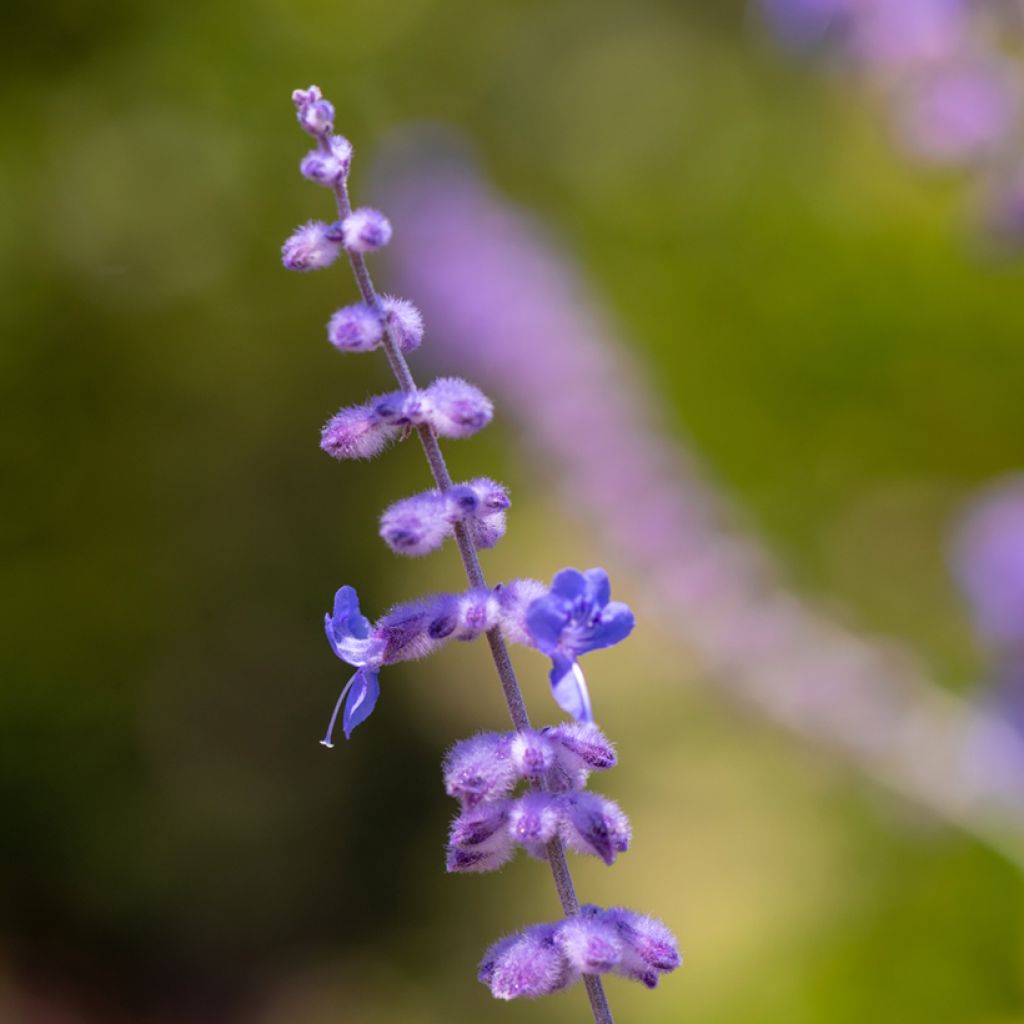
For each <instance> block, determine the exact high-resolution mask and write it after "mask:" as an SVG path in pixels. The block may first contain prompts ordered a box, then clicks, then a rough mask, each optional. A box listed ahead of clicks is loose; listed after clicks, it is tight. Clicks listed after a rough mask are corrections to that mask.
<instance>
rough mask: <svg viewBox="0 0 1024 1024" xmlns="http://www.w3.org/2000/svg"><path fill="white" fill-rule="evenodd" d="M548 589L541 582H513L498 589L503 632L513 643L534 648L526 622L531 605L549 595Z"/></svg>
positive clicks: (525, 580) (528, 580) (527, 580)
mask: <svg viewBox="0 0 1024 1024" xmlns="http://www.w3.org/2000/svg"><path fill="white" fill-rule="evenodd" d="M547 590H548V588H547V587H546V586H544V584H543V583H541V582H540V581H539V580H530V579H523V580H512V581H511V582H510V583H506V584H505V585H504V586H501V587H499V588H498V589H497V591H496V593H497V595H498V604H499V606H500V607H501V631H502V632H503V633H504V634H505V637H506V639H508V640H509V641H510V642H511V643H514V644H521V645H522V646H524V647H531V646H533V639H532V637H531V635H530V630H529V627H528V625H527V622H526V613H527V610H528V609H529V607H530V605H532V604H533V602H534V601H536V600H537V598H539V597H543V596H544V594H546V593H547Z"/></svg>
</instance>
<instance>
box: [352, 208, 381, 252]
mask: <svg viewBox="0 0 1024 1024" xmlns="http://www.w3.org/2000/svg"><path fill="white" fill-rule="evenodd" d="M341 230H342V234H343V238H344V243H345V248H346V249H348V251H349V252H373V251H374V250H375V249H383V248H384V246H385V245H387V244H388V242H390V241H391V222H390V221H389V220H388V219H387V217H385V216H384V214H383V213H381V212H380V210H374V209H372V208H371V207H369V206H362V207H360V208H359V209H358V210H353V211H352V212H351V213H350V214H349V215H348V216H347V217H346V218H345V219H344V220H343V221H342V222H341Z"/></svg>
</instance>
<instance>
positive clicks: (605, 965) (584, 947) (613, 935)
mask: <svg viewBox="0 0 1024 1024" xmlns="http://www.w3.org/2000/svg"><path fill="white" fill-rule="evenodd" d="M555 942H556V943H557V944H558V947H559V949H561V950H562V952H563V953H564V954H565V958H566V959H567V960H568V961H569V963H570V964H572V966H573V967H574V968H575V969H576V970H577V971H579V972H580V973H581V974H607V973H608V972H609V971H612V970H614V969H615V968H616V967H618V966H619V964H620V962H621V960H622V954H623V942H622V939H621V937H620V936H619V933H618V931H617V930H616V928H615V926H614V925H611V924H608V923H606V922H605V921H603V920H602V919H601V918H600V917H582V916H581V917H570V918H567V919H566V920H565V921H563V922H562V924H561V925H560V926H559V928H558V931H557V933H556V935H555Z"/></svg>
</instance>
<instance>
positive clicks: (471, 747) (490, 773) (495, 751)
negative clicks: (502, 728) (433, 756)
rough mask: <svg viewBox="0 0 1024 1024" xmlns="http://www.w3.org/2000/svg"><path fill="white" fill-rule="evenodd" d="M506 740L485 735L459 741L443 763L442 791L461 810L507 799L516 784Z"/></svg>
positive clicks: (496, 735)
mask: <svg viewBox="0 0 1024 1024" xmlns="http://www.w3.org/2000/svg"><path fill="white" fill-rule="evenodd" d="M508 748H509V743H508V737H507V736H503V735H501V734H500V733H493V732H485V733H480V734H479V735H477V736H471V737H470V738H469V739H468V740H461V741H460V742H459V743H456V744H455V746H454V747H452V749H451V750H450V751H449V752H448V756H447V757H446V758H445V761H444V787H445V792H446V793H447V794H448V795H449V796H451V797H454V798H455V799H456V800H460V801H461V802H462V805H463V806H464V807H475V806H476V805H477V804H479V803H481V802H482V801H484V800H498V799H501V798H502V797H505V796H508V794H509V793H510V792H512V789H513V787H514V786H515V784H516V782H517V781H518V777H517V774H516V767H515V765H514V764H513V762H512V760H511V758H510V757H509V749H508Z"/></svg>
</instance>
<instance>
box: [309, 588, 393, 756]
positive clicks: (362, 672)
mask: <svg viewBox="0 0 1024 1024" xmlns="http://www.w3.org/2000/svg"><path fill="white" fill-rule="evenodd" d="M324 627H325V629H326V630H327V640H328V642H329V643H330V645H331V649H332V650H333V651H334V653H335V654H336V655H337V656H338V657H339V658H341V660H342V661H344V662H345V663H346V664H349V665H352V666H354V667H355V668H357V669H358V671H357V672H356V673H355V675H353V676H352V678H351V679H349V681H348V682H347V683H346V684H345V688H344V689H343V690H342V691H341V696H340V697H339V698H338V701H337V703H336V704H335V705H334V713H333V714H332V715H331V720H330V722H329V723H328V725H327V732H326V734H325V735H324V738H323V739H322V740H321V741H320V742H321V743H322V744H323V745H324V746H325V747H333V746H334V744H333V743H332V742H331V735H332V733H333V732H334V723H335V721H336V720H337V717H338V710H339V709H340V708H341V705H342V701H344V702H345V714H344V716H343V718H342V723H341V724H342V728H343V729H344V731H345V739H348V738H349V737H350V736H351V735H352V730H353V729H355V727H356V726H357V725H359V724H360V723H361V722H365V721H366V719H367V718H369V717H370V714H371V712H372V711H373V709H374V707H375V706H376V704H377V698H378V697H379V696H380V683H379V682H378V679H377V670H378V669H379V668H380V666H381V664H382V662H383V655H384V644H383V643H382V642H381V640H380V639H379V638H378V637H376V636H373V635H372V634H371V631H370V623H369V620H368V619H367V618H366V617H365V616H364V615H363V614H362V613H361V612H360V611H359V596H358V595H357V594H356V592H355V590H354V589H353V588H352V587H342V588H341V589H340V590H339V591H338V592H337V594H335V595H334V611H333V613H332V614H330V615H325V616H324ZM346 695H347V697H348V699H347V700H346V699H345V698H346Z"/></svg>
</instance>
